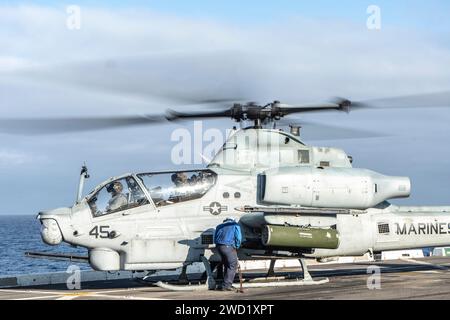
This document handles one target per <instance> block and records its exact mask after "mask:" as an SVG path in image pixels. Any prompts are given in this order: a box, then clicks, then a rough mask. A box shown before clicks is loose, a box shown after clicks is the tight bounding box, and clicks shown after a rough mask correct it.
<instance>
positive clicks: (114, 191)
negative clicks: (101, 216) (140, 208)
mask: <svg viewBox="0 0 450 320" xmlns="http://www.w3.org/2000/svg"><path fill="white" fill-rule="evenodd" d="M107 190H108V192H110V193H111V199H109V201H108V205H107V206H106V211H113V210H117V209H119V208H121V207H123V206H126V205H127V204H128V200H127V197H125V195H124V194H123V193H122V191H123V185H122V183H120V182H119V181H115V182H114V183H113V184H112V186H111V185H109V186H108V188H107Z"/></svg>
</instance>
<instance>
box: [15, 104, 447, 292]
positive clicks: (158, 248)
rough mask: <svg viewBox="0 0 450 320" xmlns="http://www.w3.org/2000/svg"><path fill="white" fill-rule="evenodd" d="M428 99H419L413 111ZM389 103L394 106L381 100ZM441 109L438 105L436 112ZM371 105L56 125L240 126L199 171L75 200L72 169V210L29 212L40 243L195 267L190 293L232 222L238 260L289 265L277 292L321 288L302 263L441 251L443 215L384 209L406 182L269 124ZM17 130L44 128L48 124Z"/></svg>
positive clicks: (162, 265)
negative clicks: (289, 274) (297, 266)
mask: <svg viewBox="0 0 450 320" xmlns="http://www.w3.org/2000/svg"><path fill="white" fill-rule="evenodd" d="M424 97H425V99H424ZM428 98H429V97H427V96H422V98H421V99H422V100H421V102H424V101H426V100H428ZM408 99H409V100H416V101H419V100H420V99H419V98H418V97H411V96H410V97H409V98H408ZM389 101H391V102H392V101H397V102H398V101H402V100H398V98H395V99H391V100H389V99H388V100H385V102H389ZM434 105H436V104H433V106H434ZM448 105H449V104H448V100H446V101H445V102H444V103H443V104H442V106H448ZM411 106H412V107H414V105H406V106H404V105H402V103H400V104H397V106H396V107H411ZM436 106H439V105H436ZM371 107H373V105H370V103H367V102H353V103H352V102H350V101H349V100H346V99H339V100H335V101H334V102H332V103H327V104H322V105H310V106H291V105H285V104H281V103H280V102H278V101H275V102H273V103H269V104H267V105H258V104H256V103H244V104H240V103H235V104H233V105H232V107H231V108H227V109H225V110H220V111H217V110H215V111H210V112H197V113H180V112H175V111H170V110H169V111H168V112H167V113H166V114H165V115H163V116H146V117H126V118H114V119H111V118H108V119H99V118H97V119H90V120H89V119H66V120H65V121H66V124H67V123H71V124H73V125H75V126H76V125H77V124H76V123H78V122H79V123H80V125H81V128H82V129H83V130H84V129H89V128H87V126H89V125H91V126H93V127H98V126H100V127H101V126H102V124H107V125H105V126H116V125H118V126H121V125H124V124H125V125H133V124H146V123H150V124H151V123H159V122H161V121H176V120H191V119H207V118H223V117H227V118H231V119H233V120H235V121H237V122H239V123H240V124H242V123H245V122H248V121H251V122H252V125H250V126H248V127H244V126H242V125H241V127H240V128H236V127H234V128H233V130H232V131H231V133H230V135H229V137H228V139H227V141H226V142H225V144H224V145H223V147H222V148H221V150H220V151H219V152H218V153H217V154H216V155H215V157H214V158H213V159H212V160H211V161H210V163H209V165H208V166H207V167H206V168H204V169H201V170H194V169H186V170H178V171H170V172H167V171H163V172H143V173H128V174H124V175H120V176H115V177H111V178H110V179H108V180H107V181H104V182H103V183H100V184H99V185H98V186H97V187H96V188H95V189H94V190H92V191H91V192H90V193H89V194H88V195H87V196H85V197H83V196H82V193H83V185H84V182H85V179H86V178H88V177H89V176H88V172H87V168H86V167H83V169H82V171H81V175H80V183H79V189H78V196H77V201H76V203H75V204H74V205H73V206H72V207H70V208H69V207H66V208H59V209H54V210H49V211H42V212H39V215H38V219H39V220H40V222H41V224H42V230H41V234H42V239H43V241H44V242H45V243H46V244H49V245H58V244H60V243H61V242H66V243H68V244H70V245H73V246H81V247H84V248H87V249H88V251H89V264H90V265H91V267H92V268H93V269H95V270H102V271H116V270H134V271H146V272H149V273H151V272H152V271H153V272H154V271H157V270H171V269H172V270H173V269H176V268H182V270H183V272H182V276H183V274H184V276H185V275H186V267H187V266H188V265H190V264H193V263H196V262H203V263H204V266H205V269H206V274H207V276H208V278H207V279H208V281H207V282H206V284H204V285H202V286H207V287H209V288H211V287H214V277H213V271H214V267H215V266H216V265H217V264H218V263H219V262H220V256H219V255H218V253H217V252H216V250H215V246H214V244H213V243H214V241H213V240H214V239H213V235H214V228H215V226H217V225H218V224H220V223H221V222H222V221H223V220H224V218H225V217H232V218H234V219H236V220H238V221H239V224H240V226H241V228H242V230H243V246H242V248H241V249H239V252H238V255H239V259H240V261H246V260H258V259H264V260H268V259H270V260H271V261H272V263H271V266H270V270H269V274H273V267H274V262H275V261H276V260H277V259H286V258H292V259H299V261H300V263H301V266H302V269H303V275H304V278H303V279H300V280H296V281H287V282H286V283H284V284H286V285H291V284H294V285H297V284H312V283H323V282H324V281H327V279H325V280H321V281H318V280H313V279H312V278H311V276H310V274H309V272H308V269H307V266H306V263H305V259H320V258H327V257H337V256H362V255H365V254H367V253H369V254H370V255H373V254H375V253H378V252H381V251H383V250H399V249H412V248H423V247H435V246H446V245H450V206H449V207H428V206H427V207H425V206H422V207H410V206H408V207H406V206H396V205H393V204H390V203H389V202H388V201H387V200H389V199H394V198H404V197H408V196H409V195H410V191H411V183H410V180H409V178H407V177H394V176H386V175H382V174H380V173H377V172H374V171H371V170H367V169H358V168H353V167H352V157H351V156H349V155H347V154H346V153H345V152H344V151H343V150H340V149H337V148H330V147H317V146H308V145H306V144H305V143H304V142H302V139H301V138H300V128H299V126H297V125H291V129H290V131H283V130H281V129H277V128H276V127H275V124H276V123H277V122H279V121H281V119H282V118H283V117H285V116H288V115H291V114H298V113H308V112H319V111H320V112H323V111H344V112H348V111H349V110H350V109H352V110H353V109H365V108H371ZM386 107H388V106H386ZM28 121H30V122H29V123H28V124H29V125H31V124H36V123H37V122H39V121H40V122H39V124H40V125H43V126H44V127H46V128H49V127H51V126H50V125H49V122H48V121H50V120H42V119H41V120H36V119H35V120H28ZM51 121H52V124H54V123H55V120H54V119H52V120H51ZM57 122H58V123H59V124H60V123H61V121H60V120H57ZM9 124H10V125H11V122H9ZM22 124H23V123H22ZM16 125H17V124H13V125H12V126H13V127H17V126H16ZM64 126H65V125H64ZM180 278H181V276H180ZM158 285H160V286H162V287H166V288H171V289H173V288H174V286H171V285H169V284H166V283H161V282H159V283H158ZM248 285H249V286H250V283H248ZM256 285H257V284H255V286H256ZM277 285H282V283H281V282H277Z"/></svg>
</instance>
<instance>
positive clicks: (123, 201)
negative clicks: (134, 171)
mask: <svg viewBox="0 0 450 320" xmlns="http://www.w3.org/2000/svg"><path fill="white" fill-rule="evenodd" d="M88 203H89V207H90V208H91V211H92V214H93V215H94V216H95V217H98V216H103V215H106V214H110V213H113V212H117V211H122V210H127V209H131V208H135V207H139V206H141V205H144V204H148V203H149V201H148V199H147V197H146V196H145V194H144V192H143V191H142V189H141V188H140V187H139V185H138V184H137V182H136V180H135V179H134V178H133V177H125V178H122V179H117V180H114V181H112V182H110V183H108V184H107V185H106V186H104V187H103V188H101V189H100V190H99V191H97V192H96V193H95V194H94V195H93V196H92V197H91V198H90V199H89V201H88Z"/></svg>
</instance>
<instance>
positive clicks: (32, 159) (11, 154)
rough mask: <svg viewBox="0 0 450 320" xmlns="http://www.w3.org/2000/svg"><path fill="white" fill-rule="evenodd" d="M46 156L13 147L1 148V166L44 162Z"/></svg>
mask: <svg viewBox="0 0 450 320" xmlns="http://www.w3.org/2000/svg"><path fill="white" fill-rule="evenodd" d="M45 159H46V157H44V156H42V155H37V154H32V153H28V152H22V151H17V150H11V149H0V167H18V166H23V165H27V164H36V165H37V164H38V163H42V161H43V160H45Z"/></svg>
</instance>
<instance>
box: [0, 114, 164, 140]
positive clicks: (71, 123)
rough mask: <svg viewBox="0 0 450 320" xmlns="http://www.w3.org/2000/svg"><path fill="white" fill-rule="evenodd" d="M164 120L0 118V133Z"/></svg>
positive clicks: (48, 131)
mask: <svg viewBox="0 0 450 320" xmlns="http://www.w3.org/2000/svg"><path fill="white" fill-rule="evenodd" d="M164 122H167V119H166V117H165V116H160V115H156V116H155V115H151V116H150V115H143V116H124V117H89V118H88V117H86V118H78V117H74V118H49V119H45V118H36V119H32V118H28V119H0V133H8V134H23V135H31V134H52V133H53V134H58V133H66V132H80V131H92V130H102V129H112V128H119V127H130V126H138V125H148V124H160V123H164Z"/></svg>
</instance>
